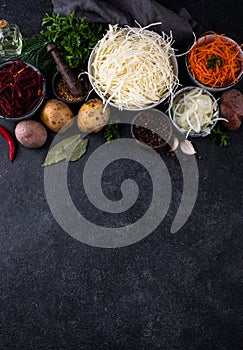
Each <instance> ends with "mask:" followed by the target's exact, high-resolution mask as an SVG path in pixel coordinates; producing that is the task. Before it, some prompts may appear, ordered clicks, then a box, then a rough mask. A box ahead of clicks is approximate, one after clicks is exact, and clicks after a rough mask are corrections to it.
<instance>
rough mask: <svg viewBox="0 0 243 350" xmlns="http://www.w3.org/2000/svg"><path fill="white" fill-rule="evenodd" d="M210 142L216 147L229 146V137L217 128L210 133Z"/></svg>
mask: <svg viewBox="0 0 243 350" xmlns="http://www.w3.org/2000/svg"><path fill="white" fill-rule="evenodd" d="M211 140H212V141H213V142H214V143H215V144H216V145H218V146H221V147H226V146H229V135H228V134H226V133H225V132H224V131H223V130H222V129H221V128H220V127H219V126H217V127H215V128H214V129H213V130H212V131H211Z"/></svg>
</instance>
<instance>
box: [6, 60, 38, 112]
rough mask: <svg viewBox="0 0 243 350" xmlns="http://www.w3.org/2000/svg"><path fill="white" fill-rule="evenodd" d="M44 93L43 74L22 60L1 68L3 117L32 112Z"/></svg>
mask: <svg viewBox="0 0 243 350" xmlns="http://www.w3.org/2000/svg"><path fill="white" fill-rule="evenodd" d="M43 94H44V93H43V80H42V76H41V75H40V74H39V73H38V72H36V71H35V70H34V69H33V68H32V67H30V66H29V65H27V64H26V63H24V62H22V61H21V60H16V61H14V62H11V63H9V64H7V65H6V66H4V67H3V68H2V69H1V70H0V114H1V115H2V116H3V117H5V118H6V117H8V118H9V117H18V116H21V115H24V114H26V113H28V112H30V111H31V110H32V109H33V107H34V106H35V105H36V104H37V102H38V101H39V99H40V98H41V96H43Z"/></svg>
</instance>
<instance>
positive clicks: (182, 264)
mask: <svg viewBox="0 0 243 350" xmlns="http://www.w3.org/2000/svg"><path fill="white" fill-rule="evenodd" d="M177 3H178V2H177V1H173V0H172V1H164V2H163V4H164V5H166V6H169V7H171V8H172V9H175V8H176V7H177ZM180 6H184V7H186V8H187V9H188V10H189V11H190V12H191V14H192V16H193V17H194V18H195V19H196V21H197V22H198V23H199V24H201V25H202V27H204V28H205V29H207V30H214V31H218V32H224V33H227V34H228V35H229V36H231V37H233V38H234V39H236V40H237V41H239V42H242V32H243V28H242V23H243V22H242V20H241V17H240V14H241V13H242V2H241V1H240V0H237V1H235V2H234V3H232V2H231V1H226V0H224V1H197V2H196V3H195V2H193V1H189V0H184V1H181V2H180ZM0 11H1V16H2V17H5V18H7V19H9V20H10V21H12V22H15V23H18V24H19V25H20V28H21V30H22V32H23V34H24V35H32V34H35V33H37V32H38V31H39V30H40V27H41V25H40V23H41V19H42V16H43V14H44V13H45V12H50V11H51V3H50V1H48V0H42V1H38V3H36V2H34V1H31V0H28V1H24V2H22V1H18V2H16V1H13V0H8V1H5V0H1V3H0ZM180 66H181V70H180V74H181V76H182V81H183V83H184V84H187V82H188V81H187V79H186V77H185V74H184V71H183V61H182V60H181V62H180ZM238 88H239V89H240V90H241V91H243V85H242V82H241V83H240V84H239V85H238ZM0 123H1V125H4V126H6V127H7V128H8V129H9V130H12V131H13V130H14V125H13V124H11V123H7V122H6V121H2V120H1V121H0ZM123 133H124V135H125V136H126V135H128V134H129V133H128V130H127V129H126V128H124V130H123ZM229 135H230V143H231V144H230V147H228V148H220V147H218V146H216V145H214V144H213V143H212V142H211V141H210V140H209V139H208V138H205V139H197V140H195V142H194V144H195V146H196V148H197V150H198V154H199V155H200V156H202V159H201V160H198V168H199V192H198V197H197V201H196V205H195V207H194V209H193V212H192V214H191V216H190V218H189V219H188V221H187V222H186V224H185V225H184V226H183V228H182V229H181V230H180V231H179V232H177V233H176V234H171V233H170V226H171V222H172V220H173V218H174V216H175V212H176V208H177V207H178V202H177V201H178V198H180V194H181V188H182V187H181V181H182V179H181V174H180V170H179V166H178V162H177V160H176V159H175V158H166V157H165V162H166V165H167V167H168V169H169V172H170V174H171V178H172V184H173V196H172V203H171V206H170V208H169V210H168V213H167V215H166V217H165V219H164V221H163V222H162V223H161V224H160V225H159V227H158V228H157V229H156V230H155V231H154V232H153V233H152V234H150V235H149V236H148V237H146V238H145V239H143V240H141V241H140V242H138V243H136V244H134V245H130V246H127V247H124V248H119V249H101V248H95V247H92V246H89V245H85V244H82V243H80V242H79V241H77V240H75V239H73V238H71V237H70V236H69V235H68V234H67V233H66V232H65V231H64V230H62V229H61V228H60V226H59V225H58V224H57V223H56V221H55V219H54V218H53V216H52V214H51V212H50V210H49V207H48V204H47V201H46V196H45V192H44V178H43V174H44V170H43V168H41V166H40V165H41V163H42V162H43V160H44V159H45V156H46V153H47V150H48V147H49V145H50V142H51V139H52V138H53V135H52V133H49V140H48V142H47V144H46V145H45V146H44V147H43V148H41V149H38V150H30V149H26V148H24V147H22V146H20V145H19V146H18V153H17V157H16V159H15V161H14V162H13V163H12V164H10V163H9V162H8V150H7V144H6V142H5V141H4V139H3V138H2V137H1V138H0V150H1V152H0V153H1V155H0V198H1V201H0V218H1V226H0V267H1V275H0V349H1V350H37V349H38V350H54V349H55V350H76V349H82V350H93V349H104V350H116V349H117V350H123V349H124V350H137V349H138V350H154V349H163V350H167V349H168V350H174V349H178V350H184V349H185V350H189V349H190V350H238V349H241V348H242V334H243V332H242V327H241V311H240V305H241V296H242V264H241V262H242V260H241V258H242V237H241V234H242V229H243V218H242V198H243V190H242V160H243V156H242V145H243V141H242V136H243V135H242V127H241V128H240V129H239V130H237V131H235V132H231V133H229ZM102 143H103V138H102V135H101V134H98V135H95V136H92V138H91V141H90V147H89V150H88V153H87V154H86V155H85V157H84V159H83V160H82V161H81V162H80V163H76V164H73V165H72V168H71V170H70V171H71V176H70V188H71V192H72V196H73V200H74V201H75V203H76V204H77V206H80V209H82V203H81V202H80V201H79V195H80V187H79V186H81V185H79V182H80V183H81V182H82V173H81V170H82V164H83V163H82V162H84V161H85V160H86V159H87V158H88V157H89V155H90V154H91V153H92V151H93V150H94V149H95V148H96V147H98V146H99V145H101V144H102ZM80 164H81V165H80ZM117 169H119V171H118V170H117ZM128 169H129V165H127V166H126V164H125V163H124V162H123V163H121V164H117V165H116V164H114V165H113V166H111V168H109V169H108V170H109V171H113V172H114V174H115V175H116V176H113V177H112V178H110V177H109V176H108V175H107V174H106V176H105V178H104V181H105V183H104V190H105V193H106V195H107V196H108V197H109V198H119V190H118V189H119V188H120V185H119V184H120V178H119V176H120V177H121V178H127V176H128V174H127V173H128V171H127V170H128ZM137 173H138V172H137V170H136V169H135V168H132V176H133V177H134V178H138V182H139V181H140V184H142V185H143V187H144V188H147V189H148V190H149V188H150V187H149V186H150V185H149V184H150V180H149V178H148V177H147V176H146V172H144V174H143V175H144V177H143V178H139V176H137ZM118 175H119V176H118ZM161 180H163V179H161ZM146 186H148V187H146ZM148 192H149V191H148ZM148 196H149V193H148ZM139 203H140V208H139V206H137V207H136V210H135V212H134V215H135V216H136V215H140V214H143V212H144V210H145V209H146V205H147V204H148V198H147V196H146V192H145V193H144V191H142V193H141V195H140V198H139ZM87 215H89V216H93V217H94V219H95V220H99V217H98V218H97V214H96V212H95V210H94V209H92V213H91V215H90V213H87ZM102 220H103V219H102ZM129 220H130V217H129V218H126V217H123V218H121V222H123V223H124V222H125V223H127V222H129ZM107 222H109V223H110V226H112V225H114V219H113V218H112V217H110V218H109V219H107V218H106V221H105V223H106V224H107Z"/></svg>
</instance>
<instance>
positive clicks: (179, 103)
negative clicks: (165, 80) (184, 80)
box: [169, 86, 222, 137]
mask: <svg viewBox="0 0 243 350" xmlns="http://www.w3.org/2000/svg"><path fill="white" fill-rule="evenodd" d="M169 116H170V118H171V120H172V122H173V124H174V126H175V127H176V129H177V130H179V131H180V132H181V133H183V134H185V135H186V137H188V136H191V137H201V136H207V135H209V134H210V133H211V130H212V129H213V128H214V126H215V125H216V123H217V121H218V120H220V119H222V118H219V106H218V103H217V100H216V99H215V97H214V96H213V95H212V94H211V93H210V92H209V91H208V90H206V89H203V88H200V87H196V86H187V87H184V88H182V89H180V90H178V91H177V92H176V93H175V95H174V96H173V99H172V104H171V108H170V110H169Z"/></svg>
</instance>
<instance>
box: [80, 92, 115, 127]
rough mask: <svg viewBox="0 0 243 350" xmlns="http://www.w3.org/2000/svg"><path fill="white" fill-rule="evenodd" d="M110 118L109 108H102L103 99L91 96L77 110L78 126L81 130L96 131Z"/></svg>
mask: <svg viewBox="0 0 243 350" xmlns="http://www.w3.org/2000/svg"><path fill="white" fill-rule="evenodd" d="M109 118H110V108H109V106H106V109H105V110H104V105H103V101H102V100H101V99H100V98H92V99H91V100H89V101H87V102H85V103H84V104H83V105H82V106H81V108H80V109H79V112H78V120H77V123H78V127H79V129H80V130H81V131H83V132H88V133H97V132H99V131H100V130H101V129H102V128H103V127H104V126H105V125H106V123H107V121H108V120H109Z"/></svg>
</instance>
